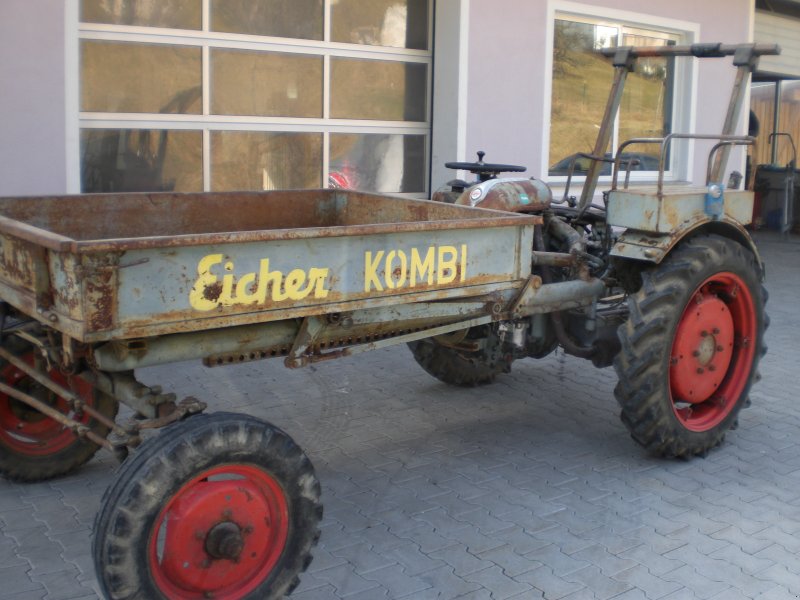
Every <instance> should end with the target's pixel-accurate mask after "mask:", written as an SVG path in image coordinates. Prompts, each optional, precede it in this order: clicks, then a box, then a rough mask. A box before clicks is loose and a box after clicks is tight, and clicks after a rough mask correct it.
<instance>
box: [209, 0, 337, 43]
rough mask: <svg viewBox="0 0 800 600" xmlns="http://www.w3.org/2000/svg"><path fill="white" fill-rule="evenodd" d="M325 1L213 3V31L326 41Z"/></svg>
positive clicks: (234, 0)
mask: <svg viewBox="0 0 800 600" xmlns="http://www.w3.org/2000/svg"><path fill="white" fill-rule="evenodd" d="M322 17H323V10H322V0H211V29H212V30H213V31H224V32H227V33H244V34H249V35H268V36H277V37H289V38H301V39H305V40H321V39H322Z"/></svg>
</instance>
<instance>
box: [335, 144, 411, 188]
mask: <svg viewBox="0 0 800 600" xmlns="http://www.w3.org/2000/svg"><path fill="white" fill-rule="evenodd" d="M425 148H426V136H424V135H396V134H355V133H352V134H350V133H332V134H331V148H330V172H329V174H328V183H329V185H330V186H331V187H345V188H351V189H357V190H362V191H368V192H382V193H398V192H408V193H424V192H425V172H426V168H425V164H426V162H425V160H426V159H425Z"/></svg>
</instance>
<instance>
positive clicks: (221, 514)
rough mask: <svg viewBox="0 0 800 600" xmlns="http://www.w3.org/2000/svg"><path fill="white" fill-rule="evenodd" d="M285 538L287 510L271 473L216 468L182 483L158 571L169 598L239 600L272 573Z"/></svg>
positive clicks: (156, 542) (160, 530) (157, 537)
mask: <svg viewBox="0 0 800 600" xmlns="http://www.w3.org/2000/svg"><path fill="white" fill-rule="evenodd" d="M287 535H288V507H287V504H286V500H285V496H284V493H283V491H282V490H281V489H280V486H279V485H278V484H277V482H276V481H275V480H274V479H273V478H272V477H271V476H269V475H268V474H266V473H264V472H263V471H261V470H259V469H256V468H252V467H243V466H239V467H235V468H234V467H224V466H223V467H218V468H216V469H212V470H211V471H209V472H208V473H207V475H206V477H203V478H198V479H196V480H194V481H192V482H190V483H188V484H187V485H186V486H184V487H183V488H182V489H181V490H180V491H179V492H178V493H177V494H176V496H175V497H174V498H173V500H172V501H171V502H170V504H169V505H168V508H167V509H166V510H165V511H164V512H163V513H162V515H161V517H160V518H159V521H158V525H157V528H156V532H155V534H154V537H153V539H152V542H151V543H152V546H151V552H152V554H151V557H152V562H151V565H152V569H153V574H154V576H155V578H156V580H157V581H158V582H159V587H161V589H163V590H165V591H168V592H169V593H168V595H169V596H170V597H173V596H175V597H181V598H191V599H194V598H209V597H213V598H219V599H225V600H238V599H239V598H242V597H244V596H245V595H246V594H247V590H248V589H250V588H252V587H253V585H255V584H257V582H258V581H260V580H262V579H263V578H264V577H265V576H266V575H267V574H268V573H269V572H270V571H271V570H272V568H273V567H274V565H275V564H276V562H277V561H278V558H279V557H280V555H281V553H282V552H283V549H284V547H285V545H286V539H287ZM209 594H210V595H209Z"/></svg>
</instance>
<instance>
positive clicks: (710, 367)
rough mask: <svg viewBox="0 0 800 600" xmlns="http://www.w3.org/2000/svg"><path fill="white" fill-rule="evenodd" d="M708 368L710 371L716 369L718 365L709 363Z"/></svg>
mask: <svg viewBox="0 0 800 600" xmlns="http://www.w3.org/2000/svg"><path fill="white" fill-rule="evenodd" d="M708 370H709V371H716V370H717V367H715V366H714V365H708Z"/></svg>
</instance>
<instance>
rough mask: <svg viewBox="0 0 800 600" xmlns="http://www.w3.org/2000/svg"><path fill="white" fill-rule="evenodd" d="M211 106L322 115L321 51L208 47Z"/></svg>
mask: <svg viewBox="0 0 800 600" xmlns="http://www.w3.org/2000/svg"><path fill="white" fill-rule="evenodd" d="M265 74H269V75H268V76H266V75H265ZM211 112H212V113H213V114H215V115H257V116H265V117H322V57H321V56H299V55H294V54H282V53H277V52H249V51H244V50H212V53H211Z"/></svg>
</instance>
